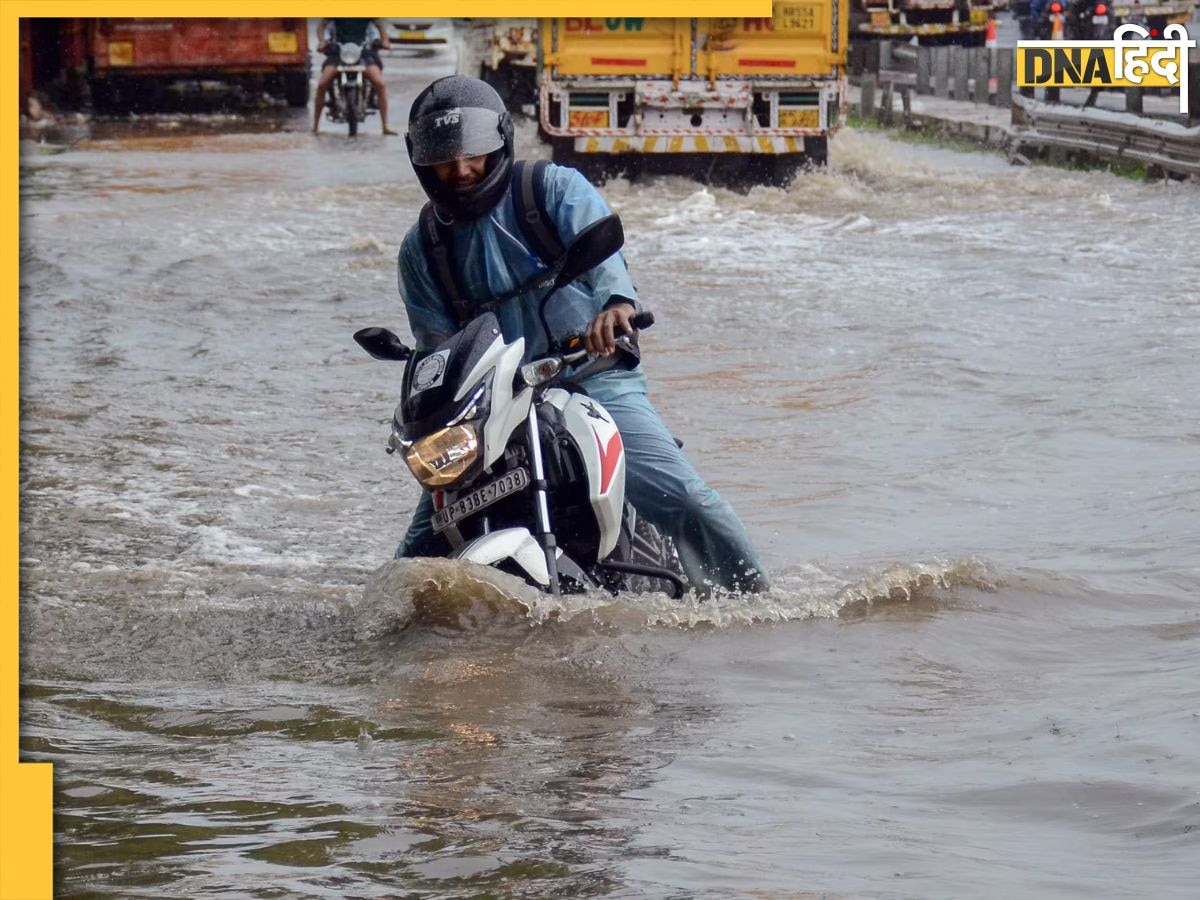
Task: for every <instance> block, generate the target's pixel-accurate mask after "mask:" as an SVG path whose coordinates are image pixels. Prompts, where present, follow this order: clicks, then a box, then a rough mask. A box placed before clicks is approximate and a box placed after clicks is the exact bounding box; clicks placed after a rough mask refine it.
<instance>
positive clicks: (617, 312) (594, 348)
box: [585, 303, 637, 356]
mask: <svg viewBox="0 0 1200 900" xmlns="http://www.w3.org/2000/svg"><path fill="white" fill-rule="evenodd" d="M635 315H637V310H636V309H634V308H633V304H631V303H617V304H614V305H613V306H610V307H609V308H608V309H605V310H601V312H600V313H599V315H597V316H596V318H594V319H592V321H591V324H590V325H588V330H587V338H586V341H585V345H586V347H587V351H588V353H594V354H596V355H598V356H608V355H609V354H610V353H613V352H614V351H615V350H616V349H617V344H616V340H615V338H616V336H617V334H618V333H619V332H624V333H625V334H633V332H634V328H633V325H632V324H630V321H629V320H630V319H632V318H633V317H634V316H635Z"/></svg>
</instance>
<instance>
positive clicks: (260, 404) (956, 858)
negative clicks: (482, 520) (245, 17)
mask: <svg viewBox="0 0 1200 900" xmlns="http://www.w3.org/2000/svg"><path fill="white" fill-rule="evenodd" d="M451 65H452V62H451V61H448V60H447V58H446V57H445V56H444V55H438V56H434V57H430V58H406V57H403V56H400V55H397V56H395V57H394V58H393V59H390V60H389V61H388V68H387V74H388V79H389V84H390V86H391V96H392V104H393V109H394V110H397V111H398V112H397V113H396V114H395V116H394V117H395V118H396V119H397V121H402V119H403V113H404V111H406V110H407V108H408V104H409V102H411V99H412V97H413V96H414V95H415V94H416V92H417V91H418V90H419V89H420V88H421V87H422V86H423V85H424V84H425V83H426V82H427V81H428V80H429V79H430V78H431V77H433V76H434V75H437V74H443V73H445V72H447V71H449V69H450V66H451ZM307 124H308V123H307V121H306V118H305V115H304V114H303V113H294V114H292V113H286V112H282V111H281V112H270V111H268V112H265V113H239V114H232V115H209V116H202V117H193V118H186V117H181V116H147V117H142V118H139V119H136V120H132V121H112V122H95V123H84V124H78V125H75V126H71V127H69V128H64V129H53V128H51V129H46V130H43V131H41V132H36V133H30V135H29V136H28V139H27V140H26V141H24V142H23V144H22V155H21V180H20V188H21V215H22V218H21V237H20V240H21V294H20V300H21V332H20V352H21V363H20V371H21V410H20V417H21V529H22V530H21V571H20V574H21V605H20V615H21V639H22V655H21V666H22V669H21V679H22V700H21V714H22V726H21V752H22V756H23V758H24V759H26V760H36V761H50V762H53V763H54V764H55V829H56V847H55V855H56V887H57V891H58V893H59V895H60V896H63V897H85V896H86V897H91V896H112V897H147V898H151V897H153V898H163V897H173V898H190V897H199V896H208V895H213V896H217V895H220V896H227V897H263V898H266V897H289V898H290V897H304V898H309V897H311V898H343V897H399V896H405V897H434V896H437V897H474V896H523V897H546V898H560V897H585V896H606V897H607V896H611V897H680V898H682V897H694V896H714V897H740V896H745V897H777V896H810V895H817V896H835V897H836V896H851V897H887V898H892V897H896V898H899V897H945V898H958V897H995V898H1007V897H1014V896H1037V897H1096V896H1104V897H1156V898H1162V897H1180V898H1182V897H1194V896H1195V895H1196V890H1197V884H1198V883H1200V750H1198V748H1200V599H1198V598H1200V474H1198V472H1200V287H1198V286H1200V262H1198V259H1200V254H1198V253H1197V247H1198V246H1200V186H1198V185H1196V184H1187V183H1178V182H1174V183H1172V182H1167V183H1143V182H1137V181H1132V180H1128V179H1124V178H1120V177H1116V176H1114V175H1110V174H1107V173H1104V172H1085V171H1066V170H1062V169H1054V168H1045V167H1032V168H1019V167H1012V166H1010V165H1009V164H1008V163H1007V162H1006V161H1005V160H1004V159H1003V158H1001V157H999V156H995V155H991V154H987V153H970V152H967V153H964V152H957V151H953V150H949V149H942V148H938V147H934V146H928V145H921V144H912V143H906V142H902V141H899V140H896V139H894V138H891V137H888V136H886V135H881V134H877V133H868V132H861V131H855V130H853V129H845V130H843V131H842V132H840V133H839V134H838V135H837V137H836V138H835V140H834V141H833V142H832V144H831V150H830V158H831V165H830V167H829V169H828V170H826V171H822V172H819V173H815V174H811V175H808V176H806V177H803V178H800V179H799V180H798V181H797V182H796V183H795V184H794V185H793V186H792V187H791V188H790V189H789V190H787V191H781V190H777V189H773V188H756V189H754V190H752V191H750V192H749V193H748V194H738V193H733V192H729V191H724V190H720V189H714V188H705V187H703V186H701V185H699V184H697V183H695V182H693V181H689V180H686V179H683V178H676V177H661V178H651V179H646V180H641V181H638V182H636V183H632V184H631V183H629V182H627V181H624V180H620V181H616V182H614V183H611V184H609V185H607V186H605V187H604V189H603V193H604V196H605V197H606V199H607V200H608V202H609V203H610V204H611V205H612V207H613V208H614V209H615V210H616V211H617V212H618V213H620V215H621V217H622V220H623V222H624V225H625V230H626V234H627V249H626V252H627V257H628V259H629V262H630V265H631V267H632V271H633V273H634V276H635V280H636V282H637V284H638V286H639V289H640V291H641V294H642V298H643V300H644V302H645V305H646V306H647V307H648V308H650V309H652V310H654V312H655V313H656V314H657V317H658V322H657V324H656V326H655V327H654V328H653V329H652V330H651V331H649V332H647V333H646V335H645V338H644V340H643V346H644V348H645V366H646V369H647V372H648V375H649V379H650V383H651V389H652V394H651V398H652V400H653V402H654V403H655V405H656V406H657V408H658V409H659V410H660V411H661V412H662V414H663V416H664V418H665V419H666V421H667V423H668V424H669V425H670V427H671V428H672V429H673V431H674V432H675V433H676V434H677V435H678V436H679V437H680V438H681V439H683V441H684V442H685V444H686V451H687V453H688V454H689V455H690V457H691V458H692V460H693V461H694V462H695V463H696V465H697V467H698V468H699V469H700V470H701V472H702V473H703V474H704V475H705V476H706V477H707V478H708V479H709V480H710V481H711V482H712V483H713V484H714V485H715V486H716V487H717V488H718V489H719V490H720V491H721V493H722V494H723V496H725V497H726V498H727V499H728V500H729V501H730V502H731V503H732V504H733V506H734V508H735V509H736V510H737V511H738V513H739V514H740V515H741V517H742V518H743V520H744V521H745V523H746V526H747V528H748V530H749V532H750V534H751V535H752V537H753V539H754V540H755V542H756V543H757V544H758V545H759V546H760V548H761V552H762V556H763V558H764V561H765V562H766V564H767V565H768V566H769V568H770V569H771V572H772V576H773V578H774V582H775V587H774V589H773V590H772V591H771V592H770V593H769V594H768V595H766V596H761V597H750V598H740V597H727V598H718V599H714V600H712V601H710V602H706V603H697V602H694V601H692V602H683V603H674V602H671V601H669V600H667V599H665V598H664V597H662V596H648V597H634V598H626V599H619V600H614V599H612V598H609V597H607V596H584V597H574V598H566V599H563V600H561V601H551V600H550V599H549V598H545V597H539V596H537V595H535V594H533V593H531V592H530V591H529V590H528V589H527V588H524V587H522V586H520V585H517V584H515V583H514V582H513V581H512V580H505V577H504V576H494V577H490V578H485V577H483V576H481V575H480V574H479V573H476V572H473V571H471V570H470V569H468V568H465V567H461V566H458V565H456V564H451V563H448V562H444V561H430V562H413V563H396V562H389V559H390V557H391V554H392V552H393V549H394V547H395V545H396V543H397V541H398V540H399V538H400V536H401V534H402V533H403V529H404V527H405V525H406V523H407V521H408V517H409V515H410V514H411V511H412V509H413V506H414V504H415V502H416V499H417V488H416V483H415V482H414V481H413V480H412V479H411V478H410V477H409V476H408V474H407V472H406V471H405V470H404V466H403V463H402V462H400V461H399V460H398V459H396V458H394V457H389V456H388V455H387V454H385V453H384V443H385V440H386V437H387V430H388V424H387V423H388V421H389V420H390V417H391V413H392V408H393V406H394V404H395V402H396V395H397V389H398V382H397V371H396V369H394V368H392V367H389V366H387V365H385V364H382V363H379V362H375V361H373V360H371V359H369V358H368V357H367V356H366V355H365V354H364V353H362V351H361V350H360V349H359V348H358V347H357V346H356V345H355V344H354V343H353V342H352V341H351V334H352V333H353V332H354V331H355V330H356V329H358V328H360V327H363V326H366V325H387V326H390V327H392V328H393V329H395V330H397V331H398V332H400V333H401V334H402V335H403V336H404V337H406V338H407V337H408V336H409V332H408V329H407V325H406V320H405V317H404V313H403V308H402V305H401V303H400V300H399V298H398V295H397V291H396V272H395V258H396V252H397V250H398V248H399V243H400V240H401V237H402V236H403V234H404V232H405V230H406V229H407V228H408V227H409V225H410V224H411V223H412V222H413V221H414V220H415V217H416V214H417V211H418V210H419V208H420V206H421V204H422V202H423V201H424V196H423V194H422V193H421V191H420V188H419V185H418V184H417V181H416V179H415V177H414V176H413V174H412V170H411V168H410V167H409V164H408V161H407V156H406V154H405V151H404V144H403V140H402V139H400V138H388V139H385V138H383V137H381V136H380V135H379V123H378V119H372V120H371V121H369V122H368V123H367V126H366V132H367V133H366V134H365V135H364V136H361V137H359V138H358V139H357V140H353V141H351V140H349V139H348V138H347V137H346V135H345V132H344V129H342V130H339V129H338V128H337V127H336V126H327V127H326V129H325V132H324V133H323V134H322V135H320V136H319V137H313V136H312V135H310V134H308V133H307ZM518 145H519V152H520V153H521V154H522V155H525V156H534V155H545V154H546V150H545V148H544V147H543V146H542V145H541V144H539V142H538V140H537V137H536V133H535V129H534V127H533V126H532V125H530V124H528V123H526V124H523V125H522V126H521V127H520V129H519V133H518Z"/></svg>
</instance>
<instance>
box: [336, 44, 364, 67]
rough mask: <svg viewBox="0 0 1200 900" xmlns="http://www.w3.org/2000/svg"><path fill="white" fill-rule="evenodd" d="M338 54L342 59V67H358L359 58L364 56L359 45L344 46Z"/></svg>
mask: <svg viewBox="0 0 1200 900" xmlns="http://www.w3.org/2000/svg"><path fill="white" fill-rule="evenodd" d="M338 53H339V55H340V56H341V58H342V65H346V66H355V65H358V58H359V57H360V56H362V47H360V46H358V44H342V45H341V47H340V48H339V49H338Z"/></svg>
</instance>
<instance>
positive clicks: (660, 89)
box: [538, 0, 850, 183]
mask: <svg viewBox="0 0 1200 900" xmlns="http://www.w3.org/2000/svg"><path fill="white" fill-rule="evenodd" d="M848 3H849V0H787V2H778V3H775V4H773V12H774V15H773V16H772V17H771V18H769V19H765V18H756V19H750V18H728V19H631V18H610V19H602V18H562V19H543V20H542V21H541V23H540V26H539V44H540V46H539V55H538V126H539V130H540V132H541V134H542V136H543V137H544V138H546V139H548V140H549V141H550V142H551V144H552V146H553V156H554V159H555V161H558V162H564V163H568V164H570V165H574V166H576V167H578V168H581V169H582V170H583V171H584V172H585V173H586V174H588V176H589V177H592V178H593V179H595V180H603V179H604V178H605V177H608V176H609V175H611V174H615V173H616V172H619V171H623V170H624V171H628V170H630V169H634V170H636V169H639V168H641V167H642V166H644V165H647V164H650V163H653V162H662V161H664V160H671V161H682V162H684V163H685V166H686V168H687V169H688V170H690V171H692V172H699V173H701V174H702V175H704V174H707V175H710V176H711V175H713V173H714V169H715V168H718V167H719V168H720V169H722V170H724V171H726V172H730V173H731V174H735V173H737V172H738V171H739V170H744V171H747V172H748V173H749V174H750V175H751V177H755V178H756V180H766V181H771V182H775V183H786V182H787V181H789V180H790V179H791V177H792V175H793V174H794V172H795V170H796V167H797V166H798V165H800V164H801V163H805V162H807V163H810V164H814V165H822V164H824V163H825V161H826V159H827V156H828V140H829V135H830V134H831V133H832V132H833V131H834V130H835V128H836V127H837V123H838V111H839V109H840V107H841V104H842V100H843V97H844V93H845V70H846V55H847V53H846V51H847V44H848V31H849V23H850V16H849V7H848Z"/></svg>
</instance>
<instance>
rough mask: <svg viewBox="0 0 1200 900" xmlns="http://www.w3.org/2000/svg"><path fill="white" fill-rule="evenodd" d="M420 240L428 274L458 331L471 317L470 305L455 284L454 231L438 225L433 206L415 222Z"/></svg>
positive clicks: (422, 209) (441, 224) (456, 280)
mask: <svg viewBox="0 0 1200 900" xmlns="http://www.w3.org/2000/svg"><path fill="white" fill-rule="evenodd" d="M419 223H420V228H421V238H422V240H423V241H424V243H425V258H426V259H428V260H429V262H430V263H431V265H430V274H431V275H433V280H434V282H435V283H436V284H437V286H438V290H439V291H440V292H441V295H442V299H443V300H444V301H445V303H446V305H447V306H448V307H449V312H450V313H451V314H452V315H453V316H454V318H455V319H456V320H457V321H458V326H459V327H460V328H461V327H463V326H464V325H466V324H467V323H468V322H470V321H471V319H473V318H474V317H475V308H474V305H473V304H472V303H471V302H470V301H469V300H467V299H466V292H465V291H464V290H463V289H462V283H461V282H460V281H459V276H458V269H456V268H455V266H454V259H453V257H452V253H451V251H452V250H453V247H454V232H453V231H451V230H450V226H449V225H446V224H445V223H443V222H441V221H440V220H439V219H438V217H437V213H436V212H434V209H433V204H432V203H426V204H425V206H423V207H422V208H421V218H420V219H419Z"/></svg>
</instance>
